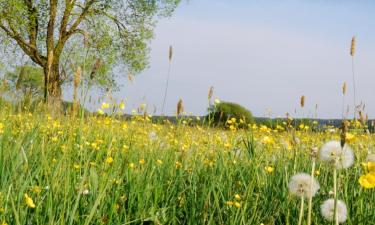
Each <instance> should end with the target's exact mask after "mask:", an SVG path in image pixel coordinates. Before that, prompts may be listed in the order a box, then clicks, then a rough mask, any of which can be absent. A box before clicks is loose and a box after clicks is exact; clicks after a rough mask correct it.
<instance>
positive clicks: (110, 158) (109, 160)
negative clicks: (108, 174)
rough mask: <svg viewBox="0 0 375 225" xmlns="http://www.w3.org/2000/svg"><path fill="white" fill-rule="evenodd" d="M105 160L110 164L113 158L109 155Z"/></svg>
mask: <svg viewBox="0 0 375 225" xmlns="http://www.w3.org/2000/svg"><path fill="white" fill-rule="evenodd" d="M105 162H106V163H107V164H112V163H113V158H112V157H111V156H108V157H107V158H106V159H105Z"/></svg>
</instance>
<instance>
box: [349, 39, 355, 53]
mask: <svg viewBox="0 0 375 225" xmlns="http://www.w3.org/2000/svg"><path fill="white" fill-rule="evenodd" d="M355 50H356V39H355V36H353V38H352V43H351V46H350V55H351V56H354V55H355Z"/></svg>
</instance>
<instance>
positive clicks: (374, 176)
mask: <svg viewBox="0 0 375 225" xmlns="http://www.w3.org/2000/svg"><path fill="white" fill-rule="evenodd" d="M358 182H359V184H360V185H361V186H362V187H364V188H367V189H370V188H375V172H373V173H368V174H365V175H362V176H361V177H360V178H359V180H358Z"/></svg>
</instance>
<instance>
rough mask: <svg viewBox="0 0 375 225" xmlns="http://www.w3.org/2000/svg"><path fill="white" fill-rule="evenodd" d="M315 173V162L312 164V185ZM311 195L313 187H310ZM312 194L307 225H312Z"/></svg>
mask: <svg viewBox="0 0 375 225" xmlns="http://www.w3.org/2000/svg"><path fill="white" fill-rule="evenodd" d="M314 172H315V160H313V162H312V169H311V184H312V183H313V182H314ZM310 186H311V187H310V193H312V185H310ZM312 197H313V196H312V194H311V195H310V196H309V205H308V214H307V225H311V212H312Z"/></svg>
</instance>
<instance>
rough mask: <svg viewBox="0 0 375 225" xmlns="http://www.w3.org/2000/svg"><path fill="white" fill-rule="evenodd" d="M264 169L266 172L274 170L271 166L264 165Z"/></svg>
mask: <svg viewBox="0 0 375 225" xmlns="http://www.w3.org/2000/svg"><path fill="white" fill-rule="evenodd" d="M264 169H265V170H266V172H267V173H273V171H274V170H275V168H273V167H272V166H266V167H264Z"/></svg>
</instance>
